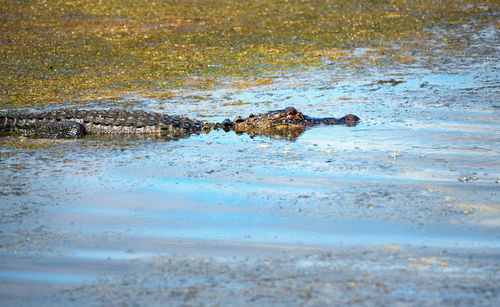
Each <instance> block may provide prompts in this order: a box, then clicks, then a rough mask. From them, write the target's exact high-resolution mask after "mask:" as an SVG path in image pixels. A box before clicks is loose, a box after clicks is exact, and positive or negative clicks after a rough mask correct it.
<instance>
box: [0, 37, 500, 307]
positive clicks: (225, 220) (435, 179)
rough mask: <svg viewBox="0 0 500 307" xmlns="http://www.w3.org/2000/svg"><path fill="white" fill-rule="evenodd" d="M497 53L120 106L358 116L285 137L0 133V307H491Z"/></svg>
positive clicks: (498, 220)
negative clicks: (349, 122) (356, 120)
mask: <svg viewBox="0 0 500 307" xmlns="http://www.w3.org/2000/svg"><path fill="white" fill-rule="evenodd" d="M436 32H437V33H438V34H439V31H436ZM438 34H436V35H438ZM498 42H499V34H498V29H497V27H487V28H484V29H482V30H481V31H479V32H474V33H472V32H471V33H470V35H469V36H468V45H467V46H465V47H464V48H463V56H460V57H459V56H457V57H450V58H448V57H447V56H446V53H445V52H442V50H440V49H439V48H438V46H437V47H436V48H435V50H431V51H428V52H429V53H431V52H434V53H433V55H434V57H433V59H434V60H433V61H435V62H432V63H429V62H428V61H429V58H428V57H425V58H419V57H418V56H415V59H414V60H415V61H413V62H412V63H410V64H408V63H401V64H397V65H396V64H394V65H387V66H366V67H363V68H362V69H361V70H359V69H354V70H351V69H346V68H345V67H337V66H336V62H335V61H334V60H332V58H328V57H325V58H324V59H323V61H324V66H322V67H314V68H308V69H305V70H301V71H291V72H282V73H279V74H276V75H274V76H273V77H272V78H271V79H270V80H271V81H270V82H261V83H260V84H255V85H254V86H245V87H238V86H235V84H234V83H232V84H231V85H228V86H220V87H216V88H212V89H208V90H205V89H203V90H202V89H200V90H193V91H189V92H188V93H185V94H183V95H179V96H178V97H183V98H182V99H179V100H177V101H176V102H175V103H170V104H165V102H164V101H159V100H155V99H153V98H144V97H134V99H135V100H136V101H137V103H136V104H135V105H134V106H133V107H130V108H132V109H133V108H136V109H145V110H161V111H164V112H166V113H169V114H188V115H189V116H190V117H193V118H203V119H208V120H210V121H212V120H213V121H214V122H216V121H222V120H223V119H224V118H226V117H229V118H234V117H235V116H236V115H241V116H247V115H249V114H251V113H260V112H265V111H268V110H272V109H280V108H284V107H286V106H290V105H291V106H294V107H297V109H299V110H301V111H302V112H303V113H304V114H307V115H310V116H313V117H325V116H339V115H343V114H347V113H353V114H357V115H358V116H359V117H360V118H361V122H360V124H358V125H357V126H355V127H339V126H331V127H317V128H311V129H308V130H306V131H305V132H304V133H303V134H302V135H300V136H299V137H298V138H296V139H294V140H287V139H273V138H269V137H265V136H256V137H251V136H248V135H245V134H243V135H236V134H235V133H233V132H224V131H212V132H210V133H209V134H200V135H193V136H191V137H189V138H186V139H180V140H167V139H162V138H158V137H153V136H146V137H133V136H131V137H123V136H122V137H86V138H83V139H77V140H41V139H31V138H24V137H20V136H8V137H3V138H0V203H1V206H0V304H2V305H5V306H29V305H34V304H40V303H41V304H42V305H60V306H67V305H76V306H86V305H96V306H99V305H103V306H109V305H127V306H128V305H131V306H135V305H137V306H144V305H147V306H163V305H165V304H168V305H172V306H181V305H182V306H184V305H189V306H193V305H194V306H197V305H231V306H232V305H237V306H238V305H245V306H246V305H259V306H275V305H278V306H290V305H297V306H304V305H305V306H322V305H414V306H419V305H454V306H470V305H482V306H495V305H498V304H499V302H500V287H499V285H500V278H499V277H498V276H500V275H499V270H500V167H499V166H500V102H499V101H500V95H499V88H500V78H499V74H498V62H499V56H498V54H500V53H499V52H498V47H499V44H498ZM368 52H369V50H368V49H355V50H353V51H351V53H350V54H351V55H352V56H356V54H360V53H361V54H367V53H368ZM420 61H422V62H425V63H426V65H422V62H420ZM131 95H132V96H133V94H131ZM197 97H204V98H203V99H199V98H197ZM102 106H103V105H102V104H100V103H96V104H95V107H96V108H99V107H102Z"/></svg>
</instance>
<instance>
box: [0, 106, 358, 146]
mask: <svg viewBox="0 0 500 307" xmlns="http://www.w3.org/2000/svg"><path fill="white" fill-rule="evenodd" d="M358 122H359V117H357V116H356V115H352V114H348V115H346V116H344V117H341V118H333V117H326V118H313V117H309V116H306V115H304V114H302V113H301V112H299V111H297V109H295V108H294V107H287V108H285V109H281V110H275V111H269V112H267V113H261V114H257V115H253V114H251V115H250V116H248V117H246V118H242V117H239V116H238V117H236V118H235V119H234V120H233V121H231V120H229V119H226V120H224V121H223V122H221V123H210V122H208V121H201V120H196V119H190V118H188V117H184V116H179V115H166V114H162V113H156V112H145V111H129V110H116V109H111V110H76V109H57V110H53V111H47V112H38V113H19V114H15V113H7V114H0V132H2V133H10V132H15V131H18V132H20V133H22V134H24V135H26V136H30V137H41V138H54V139H59V138H78V137H83V136H86V135H139V134H156V135H160V136H165V137H169V138H173V139H178V138H185V137H188V136H190V135H193V134H200V133H203V132H204V133H208V132H210V131H211V130H214V129H215V130H218V129H223V130H225V131H231V130H232V131H234V132H236V133H237V134H241V133H247V134H248V135H251V136H255V135H266V136H270V137H286V138H288V139H293V138H296V137H297V136H299V135H300V134H301V133H302V132H304V131H305V129H307V128H308V127H314V126H324V125H347V126H354V125H356V124H357V123H358Z"/></svg>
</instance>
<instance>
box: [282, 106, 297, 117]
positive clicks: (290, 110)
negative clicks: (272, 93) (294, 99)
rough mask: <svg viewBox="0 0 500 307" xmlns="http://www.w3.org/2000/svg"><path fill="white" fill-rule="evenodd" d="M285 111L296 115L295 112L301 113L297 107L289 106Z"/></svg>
mask: <svg viewBox="0 0 500 307" xmlns="http://www.w3.org/2000/svg"><path fill="white" fill-rule="evenodd" d="M285 111H286V113H287V114H289V115H295V114H297V113H299V111H297V109H295V108H294V107H287V108H286V109H285Z"/></svg>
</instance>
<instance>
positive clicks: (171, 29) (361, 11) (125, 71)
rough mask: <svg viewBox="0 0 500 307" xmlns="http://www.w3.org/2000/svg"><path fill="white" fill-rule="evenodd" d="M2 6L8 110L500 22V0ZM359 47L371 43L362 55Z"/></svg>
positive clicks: (403, 52) (252, 73)
mask: <svg viewBox="0 0 500 307" xmlns="http://www.w3.org/2000/svg"><path fill="white" fill-rule="evenodd" d="M0 5H1V6H2V10H1V12H0V31H1V32H2V35H1V37H0V72H1V73H0V107H2V108H10V107H23V106H30V105H41V104H61V103H78V102H85V101H96V100H104V101H107V100H116V99H121V98H123V97H125V96H127V95H129V94H130V93H131V92H133V93H134V94H135V95H138V96H141V97H155V99H160V100H168V99H170V98H171V97H172V96H173V95H174V93H173V92H172V91H174V90H176V89H179V88H193V89H203V88H212V87H213V86H217V85H220V84H221V83H222V82H227V81H230V82H247V81H245V80H268V79H266V78H265V77H266V76H272V75H273V74H275V73H277V72H286V71H290V70H294V69H303V68H307V67H311V66H316V65H325V59H326V60H327V62H332V61H333V62H335V63H337V64H338V65H339V67H345V68H353V69H356V68H359V67H362V66H364V65H387V64H389V65H391V64H392V63H401V64H412V63H414V62H415V56H416V55H419V56H425V54H426V52H425V51H426V50H429V49H431V48H432V47H433V45H432V44H433V42H431V41H429V36H430V35H431V34H430V32H429V31H428V30H430V29H433V28H434V27H439V28H440V29H442V30H443V31H449V30H450V31H452V30H454V29H455V31H456V25H460V24H469V23H472V26H475V27H485V26H491V25H493V26H494V27H496V28H498V27H499V24H498V21H496V19H495V16H494V12H495V11H496V10H497V7H496V5H497V3H496V1H492V0H485V1H480V2H478V1H472V0H454V1H432V0H420V1H417V0H415V1H411V0H392V1H361V0H354V1H353V0H348V1H347V0H341V1H319V0H310V1H298V0H281V1H264V0H257V1H238V0H203V1H195V0H188V1H180V0H177V1H151V0H108V1H98V2H96V1H89V0H76V1H61V0H39V1H0ZM473 21H474V22H473ZM440 39H441V42H442V43H443V47H442V48H443V49H446V50H448V51H457V52H459V50H460V49H461V47H462V46H463V45H464V42H463V40H462V39H461V38H460V36H459V35H458V36H453V37H451V36H447V35H444V34H443V35H441V36H440ZM402 42H404V43H402ZM356 48H369V49H366V50H365V51H364V52H363V53H362V54H353V53H352V51H353V50H354V49H356ZM255 78H260V79H255ZM242 80H243V81H242ZM248 82H250V83H252V82H253V81H248ZM257 83H258V82H257Z"/></svg>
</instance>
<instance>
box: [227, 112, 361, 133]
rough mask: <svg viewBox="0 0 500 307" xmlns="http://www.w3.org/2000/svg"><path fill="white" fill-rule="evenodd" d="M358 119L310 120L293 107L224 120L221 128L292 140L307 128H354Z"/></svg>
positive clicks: (349, 115)
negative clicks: (334, 126)
mask: <svg viewBox="0 0 500 307" xmlns="http://www.w3.org/2000/svg"><path fill="white" fill-rule="evenodd" d="M358 122H359V117H357V116H356V115H352V114H348V115H346V116H344V117H341V118H333V117H325V118H312V117H309V116H306V115H304V114H302V113H301V112H299V111H297V109H295V108H294V107H287V108H286V109H282V110H275V111H270V112H267V113H262V114H257V115H254V114H251V115H250V116H248V117H247V118H241V117H236V118H235V119H234V121H230V120H225V121H224V122H223V123H222V126H223V127H224V128H225V129H226V130H230V129H232V130H233V131H234V132H236V133H237V134H241V133H247V134H249V135H251V136H254V135H266V136H271V137H273V136H276V137H286V138H288V139H294V138H296V137H298V136H299V135H300V134H302V132H304V131H305V130H306V128H307V127H313V126H327V125H346V126H354V125H356V124H357V123H358Z"/></svg>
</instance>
